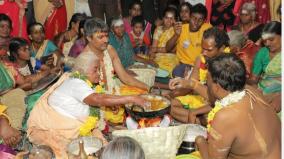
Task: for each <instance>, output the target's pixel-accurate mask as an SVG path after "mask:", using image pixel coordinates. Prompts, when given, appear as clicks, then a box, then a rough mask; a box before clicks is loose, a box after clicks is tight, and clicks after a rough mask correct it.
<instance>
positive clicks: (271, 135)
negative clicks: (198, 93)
mask: <svg viewBox="0 0 284 159" xmlns="http://www.w3.org/2000/svg"><path fill="white" fill-rule="evenodd" d="M260 98H261V96H260V94H257V93H256V91H253V90H252V89H249V91H247V94H246V96H245V97H244V98H243V100H242V101H240V102H239V103H236V104H234V105H232V106H230V107H228V108H227V109H228V110H227V112H226V115H227V116H228V117H232V116H234V117H236V118H235V124H233V125H232V126H233V127H235V128H236V129H237V131H236V138H235V140H234V142H233V144H232V147H231V150H230V153H229V156H228V158H230V159H252V158H255V159H262V158H263V159H278V158H280V157H281V155H280V154H281V153H280V151H281V123H280V119H279V118H278V116H277V114H276V113H275V111H274V110H273V109H272V107H270V106H269V105H266V104H264V103H263V102H262V101H261V100H262V99H260Z"/></svg>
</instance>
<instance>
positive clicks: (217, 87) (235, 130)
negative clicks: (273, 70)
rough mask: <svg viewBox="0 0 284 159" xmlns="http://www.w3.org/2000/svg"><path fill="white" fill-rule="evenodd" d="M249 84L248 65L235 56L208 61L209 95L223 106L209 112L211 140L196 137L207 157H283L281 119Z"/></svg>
mask: <svg viewBox="0 0 284 159" xmlns="http://www.w3.org/2000/svg"><path fill="white" fill-rule="evenodd" d="M245 83H246V70H245V65H244V63H243V62H242V61H241V60H240V59H239V58H237V57H236V56H235V55H233V54H224V55H221V56H218V57H217V58H215V59H214V60H212V61H210V62H209V63H208V76H207V85H208V96H209V97H210V102H211V103H214V102H215V101H216V102H215V108H216V107H218V105H219V107H221V108H220V109H219V110H217V111H216V113H211V115H212V116H211V117H210V113H209V115H208V120H210V119H211V122H209V124H208V125H207V130H208V139H207V140H206V139H204V137H200V136H199V137H197V138H196V139H195V142H196V145H197V147H198V149H199V151H200V154H201V156H202V158H203V159H280V157H281V123H280V120H279V118H278V117H277V115H276V113H275V112H274V110H273V109H272V108H271V107H270V106H268V105H267V104H266V103H265V102H264V101H263V100H262V97H261V94H258V93H257V91H255V90H254V89H253V88H252V87H250V88H245ZM218 102H219V104H218ZM215 108H214V109H215Z"/></svg>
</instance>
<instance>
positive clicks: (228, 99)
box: [207, 91, 245, 133]
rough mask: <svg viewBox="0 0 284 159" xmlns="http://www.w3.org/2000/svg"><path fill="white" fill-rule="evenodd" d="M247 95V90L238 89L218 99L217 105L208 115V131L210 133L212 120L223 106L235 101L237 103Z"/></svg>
mask: <svg viewBox="0 0 284 159" xmlns="http://www.w3.org/2000/svg"><path fill="white" fill-rule="evenodd" d="M244 96H245V91H241V92H239V91H236V92H232V93H230V94H229V95H227V96H226V97H224V98H223V99H222V100H220V101H219V100H217V101H216V102H215V107H214V108H213V109H212V110H211V111H210V112H209V113H208V117H207V132H208V133H209V132H210V131H211V129H212V125H211V124H212V121H213V119H214V117H215V115H216V113H217V112H218V111H220V110H221V109H222V108H225V107H227V106H230V105H232V104H233V103H236V102H238V101H240V100H241V99H242V98H243V97H244Z"/></svg>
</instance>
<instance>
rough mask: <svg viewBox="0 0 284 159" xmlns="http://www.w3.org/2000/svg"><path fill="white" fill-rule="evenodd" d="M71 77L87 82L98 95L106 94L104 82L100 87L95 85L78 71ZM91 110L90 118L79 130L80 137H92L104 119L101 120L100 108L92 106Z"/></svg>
mask: <svg viewBox="0 0 284 159" xmlns="http://www.w3.org/2000/svg"><path fill="white" fill-rule="evenodd" d="M70 77H72V78H78V79H81V80H83V81H85V82H86V83H87V84H88V86H90V87H91V88H92V89H94V90H95V92H96V93H99V94H102V93H105V89H104V83H103V82H100V84H98V85H93V84H92V83H91V82H90V81H89V80H88V79H87V77H86V76H84V75H81V74H80V72H78V71H76V72H74V73H72V74H71V76H70ZM89 109H90V114H89V116H88V118H87V119H86V121H85V123H84V124H83V125H82V126H81V127H80V129H79V134H80V136H90V135H91V134H92V130H93V129H94V128H95V127H97V125H98V121H99V120H103V119H100V109H99V108H96V107H91V106H90V108H89ZM100 123H101V122H99V127H101V126H100Z"/></svg>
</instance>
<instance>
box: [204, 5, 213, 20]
mask: <svg viewBox="0 0 284 159" xmlns="http://www.w3.org/2000/svg"><path fill="white" fill-rule="evenodd" d="M205 6H206V8H207V20H206V22H207V23H210V17H211V11H212V0H206V1H205Z"/></svg>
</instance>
